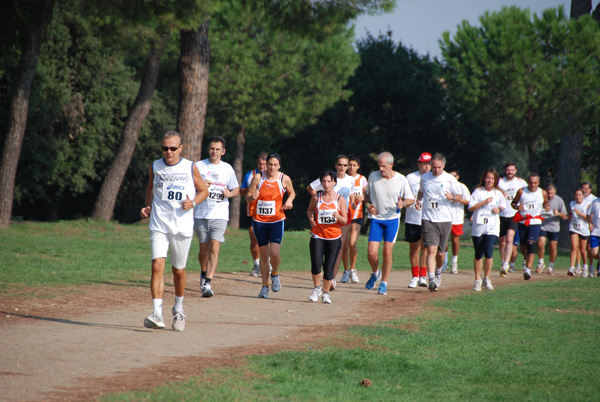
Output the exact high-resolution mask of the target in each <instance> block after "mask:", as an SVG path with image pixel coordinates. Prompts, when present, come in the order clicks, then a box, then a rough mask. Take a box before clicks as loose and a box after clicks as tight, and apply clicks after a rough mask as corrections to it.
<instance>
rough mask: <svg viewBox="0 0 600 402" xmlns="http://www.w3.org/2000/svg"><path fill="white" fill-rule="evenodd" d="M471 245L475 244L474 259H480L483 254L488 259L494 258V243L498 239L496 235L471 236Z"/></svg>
mask: <svg viewBox="0 0 600 402" xmlns="http://www.w3.org/2000/svg"><path fill="white" fill-rule="evenodd" d="M471 238H472V239H473V246H475V259H476V260H481V259H482V258H483V256H485V258H487V259H488V260H489V259H490V258H494V245H495V244H496V241H497V240H498V236H494V235H482V236H478V237H475V236H472V237H471Z"/></svg>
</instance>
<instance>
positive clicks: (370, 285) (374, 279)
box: [365, 271, 381, 289]
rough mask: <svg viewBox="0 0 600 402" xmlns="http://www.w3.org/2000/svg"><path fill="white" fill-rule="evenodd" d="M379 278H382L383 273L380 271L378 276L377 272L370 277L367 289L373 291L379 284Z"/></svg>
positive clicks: (366, 285)
mask: <svg viewBox="0 0 600 402" xmlns="http://www.w3.org/2000/svg"><path fill="white" fill-rule="evenodd" d="M379 278H381V271H378V273H377V274H376V273H375V272H373V273H372V274H371V276H370V277H369V280H368V281H367V283H366V284H365V288H366V289H373V287H374V286H375V282H377V279H379Z"/></svg>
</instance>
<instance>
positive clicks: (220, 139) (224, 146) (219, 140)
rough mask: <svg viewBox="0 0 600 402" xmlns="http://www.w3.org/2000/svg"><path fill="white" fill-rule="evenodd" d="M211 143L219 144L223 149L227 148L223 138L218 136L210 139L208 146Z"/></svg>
mask: <svg viewBox="0 0 600 402" xmlns="http://www.w3.org/2000/svg"><path fill="white" fill-rule="evenodd" d="M212 142H220V143H221V144H223V149H225V148H227V142H226V141H225V138H223V137H221V136H220V135H215V136H214V137H210V138H209V140H208V143H209V144H210V143H212Z"/></svg>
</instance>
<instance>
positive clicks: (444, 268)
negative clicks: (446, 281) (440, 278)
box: [442, 261, 448, 273]
mask: <svg viewBox="0 0 600 402" xmlns="http://www.w3.org/2000/svg"><path fill="white" fill-rule="evenodd" d="M446 268H448V261H444V264H443V265H442V273H444V272H446Z"/></svg>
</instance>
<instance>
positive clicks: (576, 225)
mask: <svg viewBox="0 0 600 402" xmlns="http://www.w3.org/2000/svg"><path fill="white" fill-rule="evenodd" d="M581 227H582V226H581V222H573V228H574V229H581Z"/></svg>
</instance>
